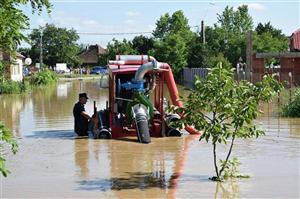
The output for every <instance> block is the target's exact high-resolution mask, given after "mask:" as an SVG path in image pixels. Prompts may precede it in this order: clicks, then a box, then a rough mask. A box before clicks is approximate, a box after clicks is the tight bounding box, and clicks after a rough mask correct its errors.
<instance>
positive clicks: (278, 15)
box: [22, 0, 300, 47]
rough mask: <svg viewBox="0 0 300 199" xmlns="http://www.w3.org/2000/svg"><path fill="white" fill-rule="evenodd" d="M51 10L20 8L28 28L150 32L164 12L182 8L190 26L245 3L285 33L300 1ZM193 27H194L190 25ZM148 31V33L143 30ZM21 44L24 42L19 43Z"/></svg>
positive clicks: (102, 40) (122, 1) (103, 2)
mask: <svg viewBox="0 0 300 199" xmlns="http://www.w3.org/2000/svg"><path fill="white" fill-rule="evenodd" d="M51 3H52V4H53V10H52V13H51V15H50V16H49V15H48V14H47V13H46V12H43V13H42V14H41V16H38V15H37V14H34V15H32V13H31V9H30V7H25V8H24V10H25V12H26V14H27V15H28V16H29V18H30V28H37V27H39V26H40V25H44V24H45V23H53V24H55V25H57V26H59V27H66V28H74V29H75V30H77V32H78V33H86V32H93V33H115V32H151V31H152V30H153V29H154V28H155V22H156V21H157V20H158V19H159V17H160V16H161V15H163V14H165V13H167V12H168V13H170V14H172V13H173V12H174V11H176V10H182V11H183V12H184V14H185V16H186V17H187V18H188V20H189V25H190V26H196V25H199V24H200V22H201V20H203V19H204V20H205V23H206V25H209V26H211V25H213V24H214V23H216V22H217V13H222V11H223V10H224V8H225V7H226V5H228V6H232V7H234V8H236V7H238V6H239V5H241V4H247V5H248V7H249V13H250V15H251V16H252V17H253V21H254V25H255V26H256V25H257V24H258V23H259V22H262V23H266V22H268V21H270V22H271V24H272V25H273V26H275V27H276V28H279V29H282V31H283V33H284V34H286V35H291V34H292V32H293V31H295V30H296V29H298V28H300V1H299V0H290V1H289V0H287V1H278V0H276V1H266V0H265V1H255V0H252V1H239V0H237V1H224V0H219V1H196V0H186V1H184V0H169V1H167V0H164V1H163V0H152V1H146V0H140V1H137V0H127V1H126V0H110V1H109V0H86V1H85V0H52V1H51ZM192 30H194V31H196V28H192ZM145 35H149V36H150V34H145ZM134 36H135V35H121V36H111V35H109V36H107V35H84V34H80V40H79V41H78V42H79V43H84V44H96V43H97V44H100V45H102V46H103V47H105V46H106V45H107V43H108V42H109V41H110V40H112V38H113V37H115V38H117V39H122V38H124V37H125V38H126V39H132V38H133V37H134ZM22 45H24V44H22Z"/></svg>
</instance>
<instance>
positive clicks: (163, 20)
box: [152, 13, 171, 39]
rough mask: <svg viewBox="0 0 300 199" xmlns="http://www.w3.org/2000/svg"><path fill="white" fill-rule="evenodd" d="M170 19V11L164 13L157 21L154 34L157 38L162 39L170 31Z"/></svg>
mask: <svg viewBox="0 0 300 199" xmlns="http://www.w3.org/2000/svg"><path fill="white" fill-rule="evenodd" d="M170 21H171V19H170V16H169V14H168V13H166V14H164V15H162V16H161V17H160V18H159V20H158V21H156V23H155V24H156V28H155V30H154V31H153V33H152V35H153V36H154V37H155V38H157V39H162V38H163V37H164V36H165V35H166V34H167V33H168V32H169V26H170Z"/></svg>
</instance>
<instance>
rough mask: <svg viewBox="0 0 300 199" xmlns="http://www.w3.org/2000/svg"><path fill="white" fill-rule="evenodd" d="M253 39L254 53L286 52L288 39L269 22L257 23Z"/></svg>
mask: <svg viewBox="0 0 300 199" xmlns="http://www.w3.org/2000/svg"><path fill="white" fill-rule="evenodd" d="M253 38H254V39H253V50H254V52H284V51H287V50H288V45H289V40H288V38H287V37H286V36H285V35H284V34H283V33H282V31H281V30H280V29H276V28H275V27H273V26H272V25H271V23H270V22H268V23H265V24H262V23H259V24H258V25H257V26H256V28H255V32H254V37H253Z"/></svg>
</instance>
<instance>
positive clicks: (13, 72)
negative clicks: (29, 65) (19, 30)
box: [10, 53, 25, 81]
mask: <svg viewBox="0 0 300 199" xmlns="http://www.w3.org/2000/svg"><path fill="white" fill-rule="evenodd" d="M24 58H25V57H24V56H23V55H21V54H20V53H17V55H16V58H15V59H12V58H11V60H12V61H11V64H10V79H11V80H13V81H22V80H23V61H24Z"/></svg>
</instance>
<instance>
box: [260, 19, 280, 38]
mask: <svg viewBox="0 0 300 199" xmlns="http://www.w3.org/2000/svg"><path fill="white" fill-rule="evenodd" d="M255 32H256V33H257V34H258V35H262V34H264V33H267V32H268V33H270V34H271V35H272V37H276V38H279V37H282V38H285V35H284V34H283V33H282V31H281V30H280V29H276V28H275V27H273V26H272V25H271V23H270V22H268V23H265V24H262V23H258V25H257V26H256V28H255Z"/></svg>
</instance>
